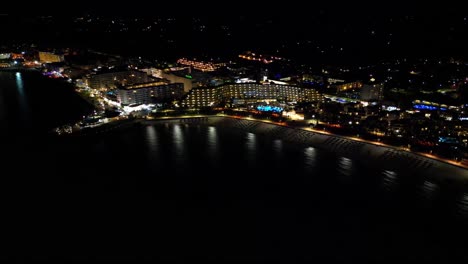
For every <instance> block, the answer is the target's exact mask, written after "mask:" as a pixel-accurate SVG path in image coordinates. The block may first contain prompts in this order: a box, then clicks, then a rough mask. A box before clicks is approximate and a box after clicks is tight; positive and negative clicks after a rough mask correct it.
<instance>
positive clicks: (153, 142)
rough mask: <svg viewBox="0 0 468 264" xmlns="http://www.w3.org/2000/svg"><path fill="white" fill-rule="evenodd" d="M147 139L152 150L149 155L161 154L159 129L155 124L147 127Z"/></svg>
mask: <svg viewBox="0 0 468 264" xmlns="http://www.w3.org/2000/svg"><path fill="white" fill-rule="evenodd" d="M146 139H147V142H148V149H149V151H150V153H149V155H151V156H152V157H153V156H157V155H158V154H159V142H158V136H157V131H156V128H155V127H154V126H147V127H146Z"/></svg>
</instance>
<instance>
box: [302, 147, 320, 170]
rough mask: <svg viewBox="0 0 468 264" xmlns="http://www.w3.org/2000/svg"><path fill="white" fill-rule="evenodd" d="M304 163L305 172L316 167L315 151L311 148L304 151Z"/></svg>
mask: <svg viewBox="0 0 468 264" xmlns="http://www.w3.org/2000/svg"><path fill="white" fill-rule="evenodd" d="M304 157H305V159H304V162H305V166H306V169H307V170H310V169H312V168H314V167H315V166H316V165H317V150H316V149H315V148H313V147H308V148H305V149H304Z"/></svg>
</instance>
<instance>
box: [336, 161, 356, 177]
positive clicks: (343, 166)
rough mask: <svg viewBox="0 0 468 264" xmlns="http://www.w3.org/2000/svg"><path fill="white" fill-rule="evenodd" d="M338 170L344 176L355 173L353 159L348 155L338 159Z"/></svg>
mask: <svg viewBox="0 0 468 264" xmlns="http://www.w3.org/2000/svg"><path fill="white" fill-rule="evenodd" d="M338 172H339V173H340V174H342V175H344V176H351V175H352V174H353V161H352V160H351V159H348V158H346V157H340V158H339V159H338Z"/></svg>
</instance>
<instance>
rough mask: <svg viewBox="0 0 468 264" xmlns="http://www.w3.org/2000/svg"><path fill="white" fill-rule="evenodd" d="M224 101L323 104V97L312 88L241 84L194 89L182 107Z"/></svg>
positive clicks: (197, 106)
mask: <svg viewBox="0 0 468 264" xmlns="http://www.w3.org/2000/svg"><path fill="white" fill-rule="evenodd" d="M222 99H237V100H243V101H256V100H278V99H280V100H284V101H288V102H292V101H295V102H322V101H323V97H322V95H321V94H320V93H319V92H318V91H317V90H315V89H312V88H301V87H297V86H290V85H279V84H258V83H240V84H228V85H224V86H221V87H216V88H194V89H192V90H191V91H190V92H189V93H188V94H187V96H186V98H185V99H184V100H182V103H181V104H182V106H184V107H189V108H199V107H209V106H213V105H214V104H216V103H217V102H219V101H221V100H222Z"/></svg>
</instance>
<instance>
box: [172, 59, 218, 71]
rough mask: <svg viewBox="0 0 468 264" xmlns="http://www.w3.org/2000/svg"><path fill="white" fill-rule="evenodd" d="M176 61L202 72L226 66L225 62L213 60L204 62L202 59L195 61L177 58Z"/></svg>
mask: <svg viewBox="0 0 468 264" xmlns="http://www.w3.org/2000/svg"><path fill="white" fill-rule="evenodd" d="M177 63H179V64H182V65H185V66H191V67H193V68H194V69H196V70H199V71H202V72H212V71H216V70H217V69H219V68H221V67H224V66H226V63H213V62H204V61H196V60H189V59H186V58H182V59H179V60H178V61H177Z"/></svg>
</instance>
